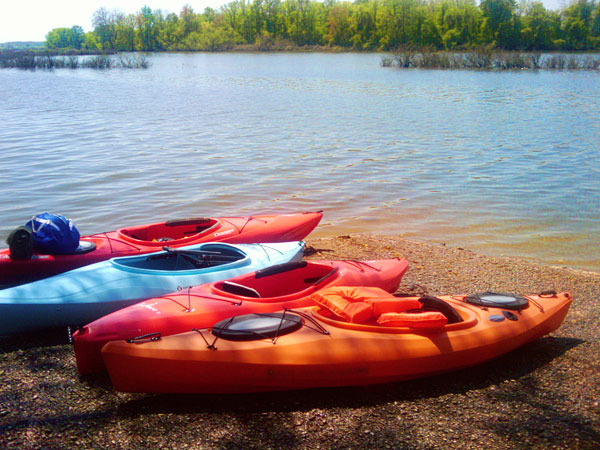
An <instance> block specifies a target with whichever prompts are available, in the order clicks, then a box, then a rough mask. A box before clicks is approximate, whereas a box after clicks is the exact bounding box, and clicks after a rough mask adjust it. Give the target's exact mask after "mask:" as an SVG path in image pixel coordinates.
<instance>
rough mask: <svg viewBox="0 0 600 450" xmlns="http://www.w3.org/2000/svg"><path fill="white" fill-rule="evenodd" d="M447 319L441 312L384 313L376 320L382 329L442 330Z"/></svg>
mask: <svg viewBox="0 0 600 450" xmlns="http://www.w3.org/2000/svg"><path fill="white" fill-rule="evenodd" d="M447 322H448V319H447V318H446V316H444V315H443V314H442V313H441V312H437V311H431V312H422V313H394V312H389V313H384V314H382V315H381V316H379V318H378V319H377V323H378V324H379V325H381V326H383V327H408V328H442V327H443V326H444V325H446V323H447Z"/></svg>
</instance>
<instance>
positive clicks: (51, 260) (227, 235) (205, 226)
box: [0, 211, 322, 285]
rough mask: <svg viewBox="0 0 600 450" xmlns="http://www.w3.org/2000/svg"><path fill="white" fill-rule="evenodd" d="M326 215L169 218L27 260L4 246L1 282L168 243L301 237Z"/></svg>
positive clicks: (53, 272) (19, 280) (46, 274)
mask: <svg viewBox="0 0 600 450" xmlns="http://www.w3.org/2000/svg"><path fill="white" fill-rule="evenodd" d="M321 217H322V213H321V212H320V211H319V212H306V213H295V214H272V215H258V216H244V217H209V218H206V217H203V218H192V219H181V220H169V221H166V222H158V223H151V224H146V225H137V226H132V227H125V228H121V229H118V230H116V231H110V232H106V233H99V234H93V235H89V236H82V237H81V240H80V244H81V245H80V246H79V247H78V248H77V249H76V250H75V252H74V253H72V254H67V255H43V254H37V253H34V254H33V255H32V257H31V258H30V259H23V260H12V259H11V258H10V250H9V249H8V248H6V249H1V250H0V285H3V284H19V283H24V282H27V281H34V280H37V279H41V278H46V277H49V276H52V275H56V274H59V273H62V272H66V271H68V270H73V269H76V268H78V267H82V266H85V265H88V264H93V263H97V262H100V261H104V260H107V259H110V258H114V257H120V256H133V255H138V254H144V253H151V252H156V251H159V250H161V249H162V248H163V246H169V247H174V248H177V247H182V246H186V245H193V244H200V243H203V242H228V243H231V244H244V243H246V244H253V243H260V242H288V241H300V240H302V239H304V238H305V237H306V236H308V234H309V233H310V232H311V231H312V230H314V229H315V227H316V226H317V225H318V224H319V222H320V220H321Z"/></svg>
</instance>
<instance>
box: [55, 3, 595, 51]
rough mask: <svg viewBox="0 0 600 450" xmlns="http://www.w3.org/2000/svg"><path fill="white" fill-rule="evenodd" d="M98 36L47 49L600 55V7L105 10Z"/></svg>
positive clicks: (58, 37) (61, 40) (68, 36)
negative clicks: (486, 50) (485, 50)
mask: <svg viewBox="0 0 600 450" xmlns="http://www.w3.org/2000/svg"><path fill="white" fill-rule="evenodd" d="M92 23H93V26H94V29H93V30H92V31H90V32H85V31H84V30H83V29H82V28H81V27H80V26H73V27H71V28H56V29H53V30H51V31H50V32H49V33H48V34H47V35H46V46H47V47H48V48H49V49H77V50H79V49H81V50H89V51H98V50H101V51H198V50H203V51H207V50H208V51H219V50H230V49H233V48H240V47H242V48H243V47H244V46H246V47H247V48H251V49H256V50H278V49H279V50H287V49H289V50H292V49H297V48H301V47H305V46H311V47H319V46H320V47H324V48H326V47H332V48H342V49H352V50H392V49H395V48H398V47H406V46H415V47H427V48H432V49H436V50H465V49H472V48H476V47H481V46H489V47H494V48H498V49H504V50H525V51H583V50H598V49H600V2H598V3H597V2H596V0H574V1H573V2H572V3H570V4H569V5H568V6H566V7H564V8H563V9H561V10H557V11H554V10H548V9H546V8H545V7H544V5H543V4H542V2H539V1H533V2H532V1H530V0H521V2H520V3H518V4H517V3H516V1H515V0H482V1H481V3H480V4H479V5H477V4H476V1H475V0H356V1H354V2H340V1H336V0H325V1H323V2H320V1H316V0H248V1H246V0H235V1H233V2H230V3H227V4H225V5H223V6H221V7H220V8H218V9H212V8H206V9H205V10H204V11H203V12H195V11H194V10H193V9H192V7H191V6H189V5H185V6H183V8H182V10H181V11H180V12H179V14H175V13H165V12H163V11H162V10H160V9H158V10H152V9H151V8H150V7H148V6H144V7H143V8H142V9H141V10H140V11H139V12H136V13H133V14H126V13H124V12H122V11H120V10H117V9H107V8H100V9H98V10H97V11H96V12H95V13H94V14H93V20H92Z"/></svg>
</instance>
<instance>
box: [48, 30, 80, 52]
mask: <svg viewBox="0 0 600 450" xmlns="http://www.w3.org/2000/svg"><path fill="white" fill-rule="evenodd" d="M84 41H85V33H84V32H83V28H81V27H80V26H78V25H75V26H73V27H71V28H54V29H53V30H51V31H49V32H48V34H46V46H47V47H48V48H53V49H66V48H74V49H80V48H81V46H82V44H83V43H84Z"/></svg>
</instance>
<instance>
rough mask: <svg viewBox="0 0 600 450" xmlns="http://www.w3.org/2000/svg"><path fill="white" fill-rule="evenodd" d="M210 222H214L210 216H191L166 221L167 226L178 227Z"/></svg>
mask: <svg viewBox="0 0 600 450" xmlns="http://www.w3.org/2000/svg"><path fill="white" fill-rule="evenodd" d="M209 222H212V219H211V218H209V217H190V218H186V219H173V220H167V221H166V222H165V226H167V227H177V226H180V225H203V224H206V223H209Z"/></svg>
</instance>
